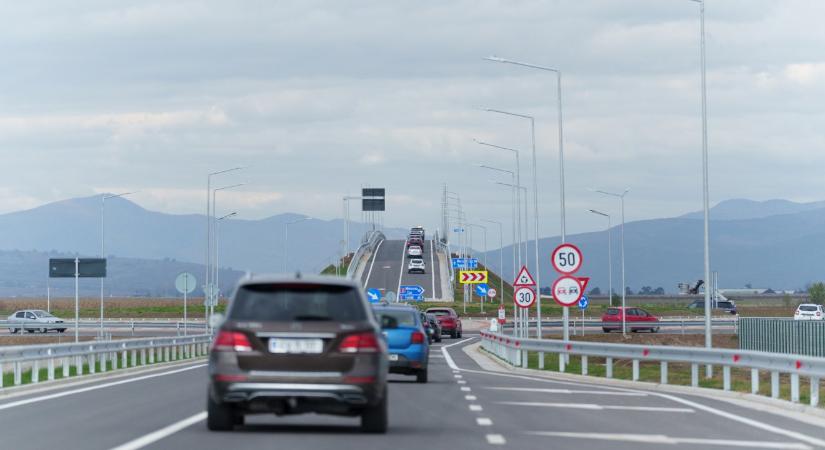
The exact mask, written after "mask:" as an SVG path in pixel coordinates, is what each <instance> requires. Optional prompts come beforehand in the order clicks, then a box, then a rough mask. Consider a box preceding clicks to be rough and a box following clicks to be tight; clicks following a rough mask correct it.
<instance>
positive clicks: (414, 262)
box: [407, 258, 427, 273]
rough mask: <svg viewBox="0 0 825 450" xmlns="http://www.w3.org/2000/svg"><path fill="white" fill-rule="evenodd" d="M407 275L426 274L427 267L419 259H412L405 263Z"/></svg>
mask: <svg viewBox="0 0 825 450" xmlns="http://www.w3.org/2000/svg"><path fill="white" fill-rule="evenodd" d="M407 273H427V266H426V264H424V260H423V259H421V258H413V259H411V260H410V262H409V263H407Z"/></svg>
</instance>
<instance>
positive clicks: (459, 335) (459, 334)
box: [458, 330, 461, 339]
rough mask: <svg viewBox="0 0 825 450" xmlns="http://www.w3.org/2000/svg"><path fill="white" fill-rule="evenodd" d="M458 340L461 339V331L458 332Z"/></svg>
mask: <svg viewBox="0 0 825 450" xmlns="http://www.w3.org/2000/svg"><path fill="white" fill-rule="evenodd" d="M458 338H459V339H461V330H458Z"/></svg>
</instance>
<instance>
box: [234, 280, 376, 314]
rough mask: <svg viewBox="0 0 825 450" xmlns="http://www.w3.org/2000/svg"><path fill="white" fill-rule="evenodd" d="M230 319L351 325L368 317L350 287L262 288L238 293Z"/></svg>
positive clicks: (254, 286)
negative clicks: (343, 323)
mask: <svg viewBox="0 0 825 450" xmlns="http://www.w3.org/2000/svg"><path fill="white" fill-rule="evenodd" d="M228 318H229V319H232V320H260V321H272V322H294V321H311V320H324V321H326V320H330V321H336V322H350V321H360V320H366V318H367V316H366V312H365V311H364V306H363V304H362V302H361V300H360V299H359V298H358V293H357V292H356V290H355V289H352V288H351V287H348V286H327V285H304V284H294V285H282V284H275V285H271V284H259V285H247V286H243V287H241V288H240V289H239V290H238V293H237V295H236V297H235V300H234V302H232V306H231V308H230V310H229V313H228Z"/></svg>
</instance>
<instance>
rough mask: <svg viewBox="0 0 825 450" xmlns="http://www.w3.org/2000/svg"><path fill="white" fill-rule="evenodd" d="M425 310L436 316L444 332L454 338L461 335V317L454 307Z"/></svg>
mask: <svg viewBox="0 0 825 450" xmlns="http://www.w3.org/2000/svg"><path fill="white" fill-rule="evenodd" d="M424 312H426V313H427V314H432V315H434V316H435V318H436V319H437V320H438V324H439V325H441V332H442V333H447V334H449V335H450V337H451V338H453V339H455V338H460V337H461V332H462V327H461V318H459V317H458V313H457V312H455V310H454V309H453V308H429V309H427V310H426V311H424Z"/></svg>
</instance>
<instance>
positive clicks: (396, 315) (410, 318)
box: [375, 309, 416, 327]
mask: <svg viewBox="0 0 825 450" xmlns="http://www.w3.org/2000/svg"><path fill="white" fill-rule="evenodd" d="M375 315H376V316H378V321H379V322H380V321H381V320H382V319H381V318H382V317H392V318H393V319H395V320H396V321H397V322H398V326H399V327H414V326H415V325H416V324H415V312H413V311H393V310H390V309H385V310H377V311H375Z"/></svg>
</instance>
